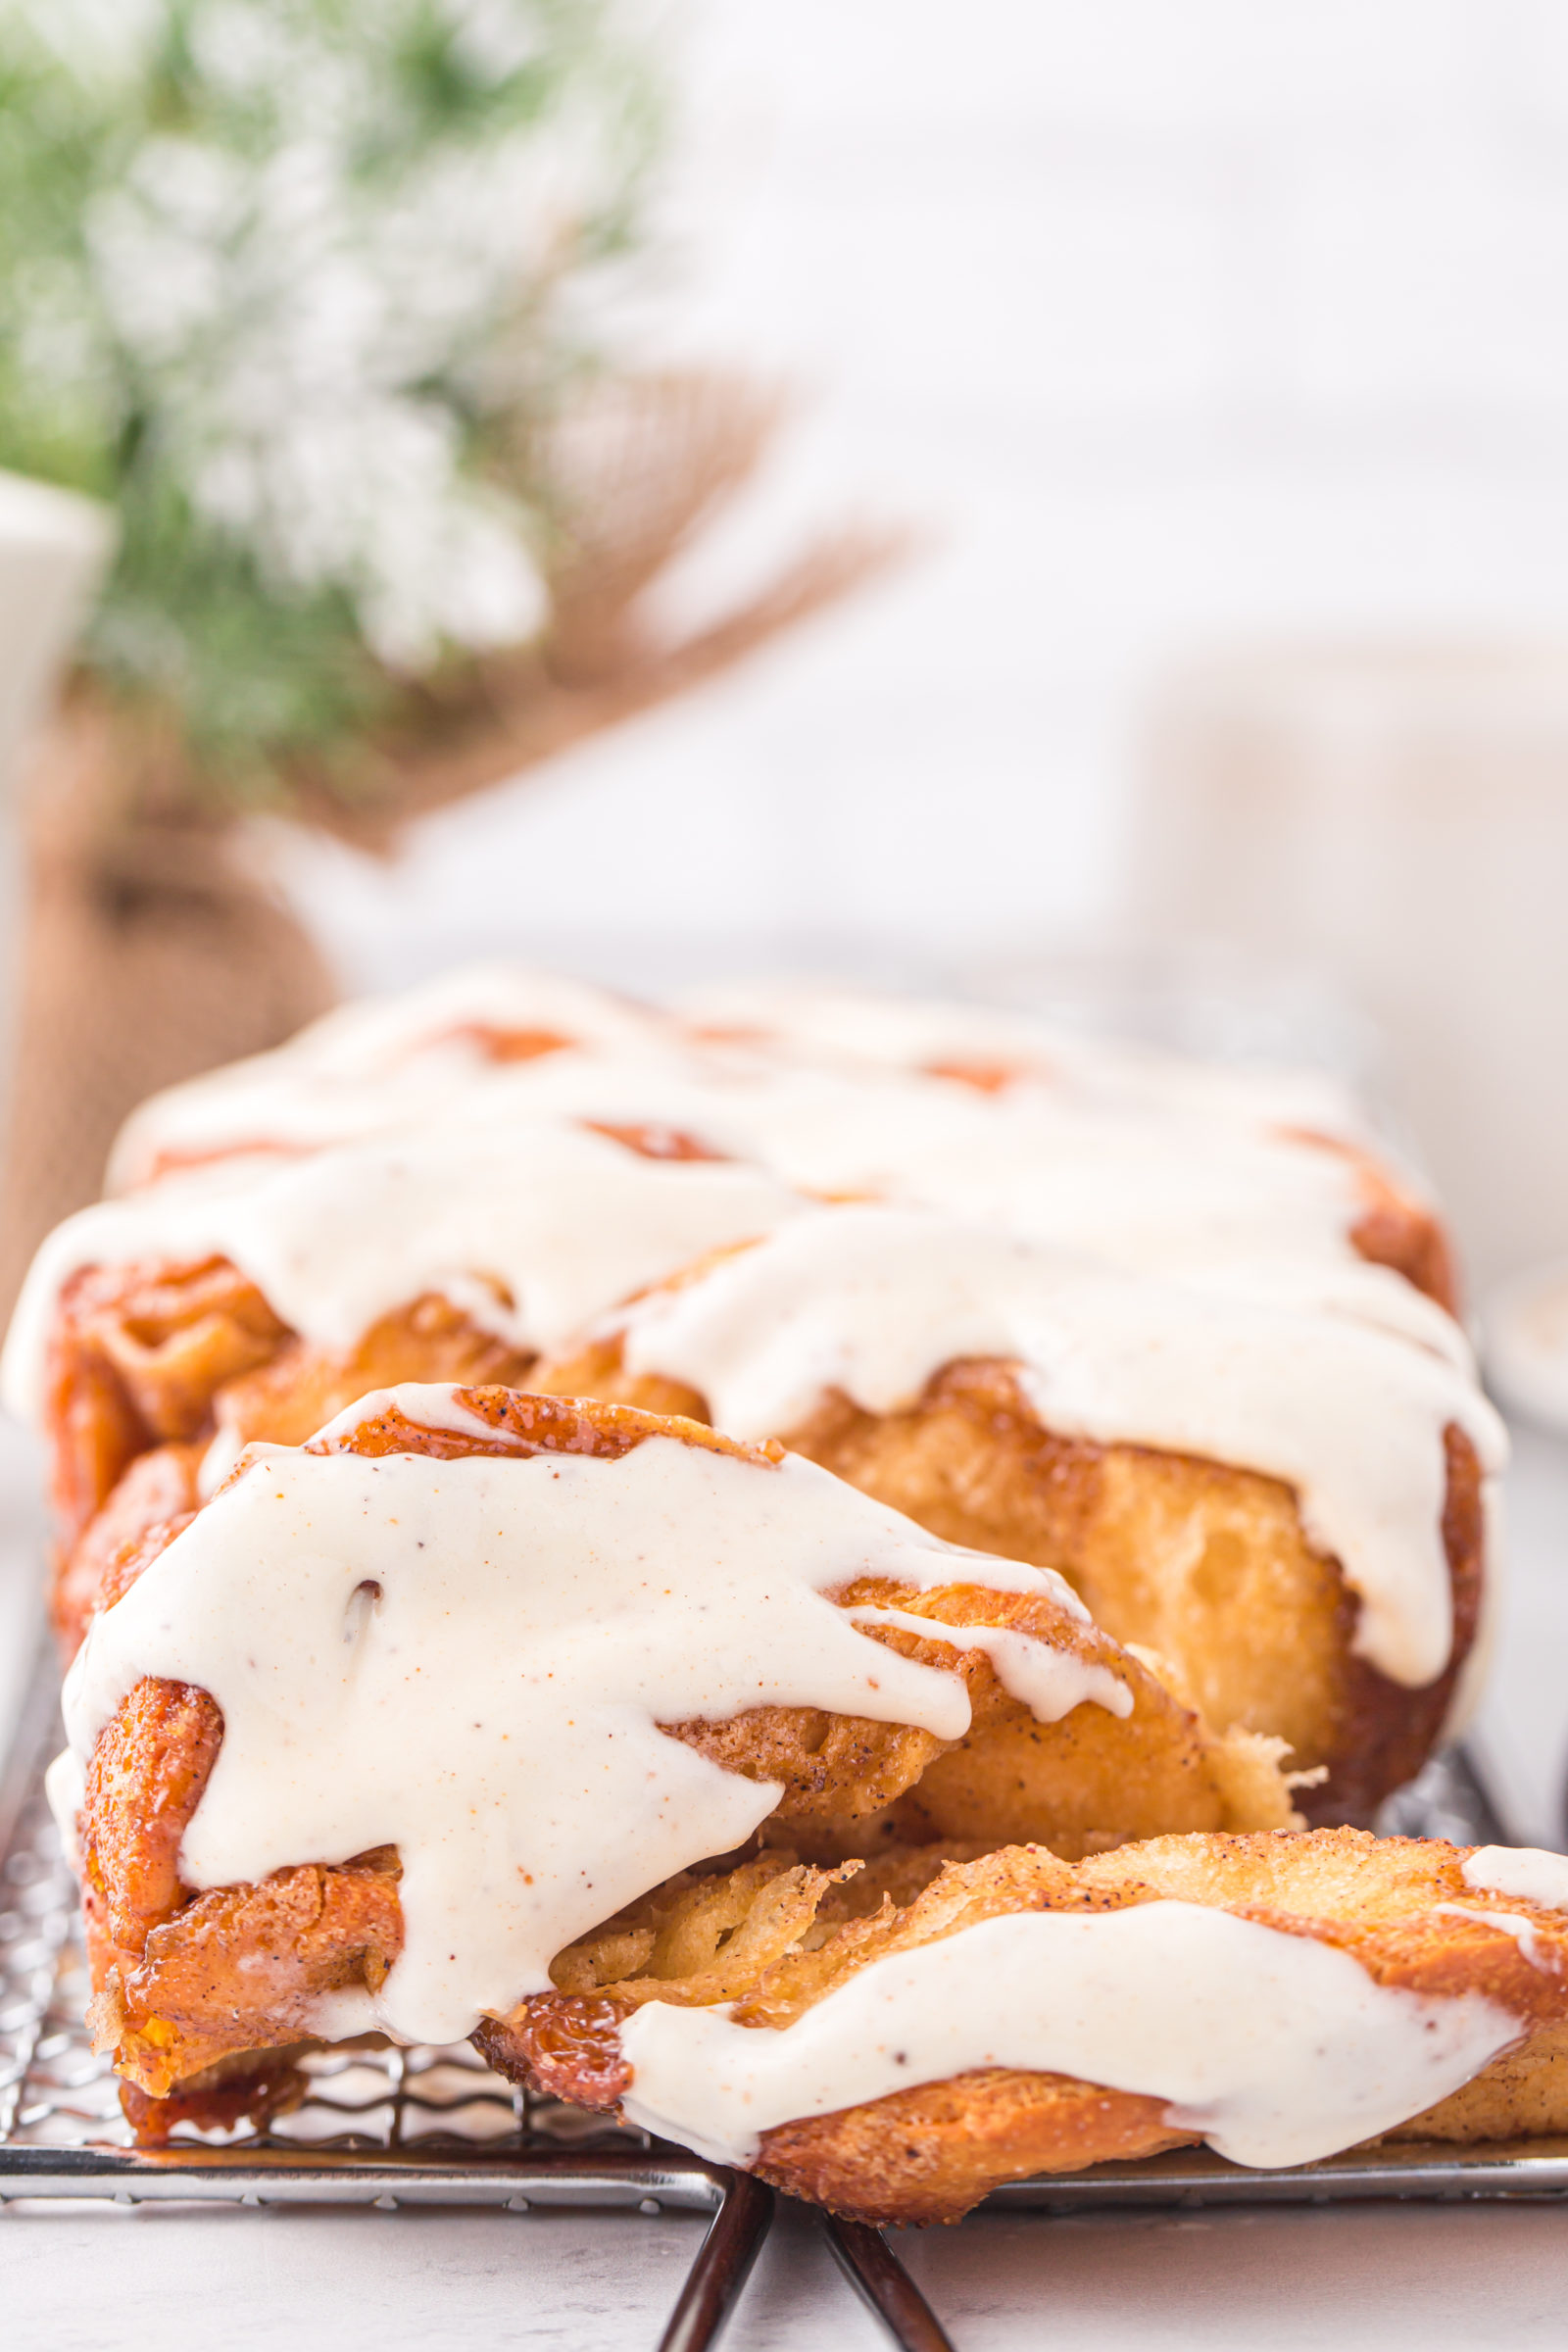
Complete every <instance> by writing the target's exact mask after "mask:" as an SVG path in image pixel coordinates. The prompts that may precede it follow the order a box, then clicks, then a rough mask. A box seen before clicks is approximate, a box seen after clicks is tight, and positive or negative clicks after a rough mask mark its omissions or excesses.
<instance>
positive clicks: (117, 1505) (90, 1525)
mask: <svg viewBox="0 0 1568 2352" xmlns="http://www.w3.org/2000/svg"><path fill="white" fill-rule="evenodd" d="M201 1458H202V1449H201V1447H200V1446H190V1445H176V1446H156V1447H155V1448H154V1449H153V1451H152V1452H151V1453H142V1454H138V1455H137V1457H136V1459H135V1460H134V1461H133V1462H132V1463H131V1465H130V1467H129V1469H128V1470H127V1471H126V1472H125V1473H124V1475H123V1478H122V1479H121V1481H120V1483H119V1485H118V1486H117V1487H116V1488H115V1489H114V1491H113V1493H112V1494H111V1495H110V1496H109V1499H108V1501H107V1502H106V1503H105V1504H104V1506H103V1508H102V1510H101V1511H99V1512H98V1514H97V1516H96V1517H95V1518H93V1519H90V1520H89V1521H88V1522H87V1525H86V1526H85V1528H83V1530H82V1532H81V1534H80V1535H79V1536H78V1537H77V1539H76V1541H75V1543H74V1544H73V1545H72V1546H71V1547H70V1548H69V1549H65V1548H62V1550H61V1553H60V1556H59V1558H58V1560H57V1562H56V1568H55V1576H54V1581H53V1585H52V1587H51V1590H50V1594H49V1610H50V1617H51V1620H52V1622H53V1625H54V1630H55V1636H56V1639H57V1641H58V1642H59V1644H60V1654H61V1656H62V1658H63V1659H65V1660H67V1661H69V1660H70V1659H72V1658H73V1657H74V1656H75V1654H76V1651H77V1649H78V1648H79V1647H80V1645H81V1637H82V1635H83V1634H84V1633H85V1632H86V1630H87V1620H88V1618H89V1617H90V1616H91V1615H92V1613H93V1611H94V1609H97V1608H107V1607H108V1606H109V1605H110V1603H111V1601H112V1599H113V1598H114V1597H115V1595H116V1594H117V1593H119V1592H121V1591H123V1566H122V1564H123V1561H124V1559H125V1558H126V1557H127V1556H128V1555H129V1554H130V1553H131V1552H133V1551H134V1550H135V1549H136V1548H137V1546H139V1545H140V1544H142V1542H143V1541H144V1540H145V1538H146V1537H147V1536H148V1534H149V1533H150V1532H151V1530H152V1529H154V1528H156V1527H159V1526H161V1525H162V1524H163V1523H164V1522H165V1521H166V1520H172V1519H177V1518H180V1517H182V1516H184V1515H186V1514H188V1513H189V1512H191V1511H193V1510H195V1508H196V1505H197V1503H198V1502H199V1501H200V1499H201V1497H200V1496H199V1495H198V1494H197V1492H196V1471H197V1466H198V1464H199V1463H200V1461H201Z"/></svg>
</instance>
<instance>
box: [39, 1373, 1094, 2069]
mask: <svg viewBox="0 0 1568 2352" xmlns="http://www.w3.org/2000/svg"><path fill="white" fill-rule="evenodd" d="M443 1399H445V1403H444V1404H443ZM374 1401H375V1402H376V1403H378V1404H385V1403H392V1404H395V1405H397V1406H398V1407H399V1408H400V1409H401V1410H403V1411H404V1412H405V1413H406V1414H407V1415H408V1417H409V1418H411V1419H415V1420H419V1419H423V1420H425V1421H426V1422H429V1421H430V1420H431V1417H432V1415H439V1414H441V1413H442V1412H443V1410H447V1411H451V1410H452V1409H454V1403H453V1399H452V1396H451V1392H450V1391H449V1390H447V1391H442V1390H437V1391H431V1390H429V1389H421V1388H411V1389H406V1390H394V1391H391V1392H389V1393H388V1395H387V1396H386V1397H382V1398H379V1399H376V1400H374ZM455 1409H456V1410H457V1411H458V1412H459V1413H460V1414H461V1413H462V1410H463V1408H462V1407H461V1406H457V1407H455ZM365 1410H366V1407H364V1406H361V1407H357V1408H355V1411H354V1413H353V1414H352V1415H351V1416H347V1417H346V1418H349V1419H354V1420H357V1419H359V1418H361V1417H363V1415H364V1412H365ZM863 1575H878V1576H886V1577H889V1578H893V1579H896V1580H898V1581H899V1582H900V1583H903V1584H907V1585H911V1586H914V1587H915V1588H917V1589H921V1590H930V1589H932V1588H934V1587H937V1586H941V1585H949V1584H954V1583H960V1584H979V1585H984V1586H986V1587H991V1588H994V1589H997V1590H1001V1591H1008V1592H1024V1593H1052V1594H1054V1593H1055V1592H1056V1591H1057V1586H1056V1583H1055V1580H1054V1579H1052V1578H1050V1577H1049V1576H1046V1575H1043V1574H1041V1572H1039V1571H1037V1570H1035V1569H1031V1568H1026V1567H1023V1566H1020V1565H1018V1564H1016V1563H1012V1562H1007V1561H1004V1560H994V1559H992V1558H990V1557H989V1556H984V1555H981V1554H978V1553H974V1552H968V1551H963V1550H959V1549H957V1548H956V1547H955V1546H952V1545H949V1544H942V1543H940V1542H938V1541H937V1540H936V1539H935V1538H934V1537H931V1536H928V1535H926V1534H924V1533H923V1532H922V1531H921V1530H920V1529H919V1528H917V1527H915V1526H914V1525H913V1524H912V1523H911V1522H910V1521H908V1520H907V1519H903V1518H901V1517H900V1516H899V1515H898V1513H897V1512H894V1511H889V1510H886V1509H884V1508H883V1507H882V1506H881V1505H879V1504H877V1503H873V1502H871V1501H870V1500H869V1499H868V1498H867V1497H865V1496H864V1495H859V1494H858V1493H856V1492H855V1491H854V1490H853V1489H851V1488H849V1487H846V1486H844V1485H842V1484H841V1483H840V1482H839V1481H838V1480H836V1479H834V1478H831V1477H830V1476H829V1475H828V1474H827V1473H826V1472H825V1471H822V1470H818V1469H816V1468H815V1467H813V1466H812V1465H811V1464H810V1463H808V1462H804V1461H800V1460H795V1459H789V1460H786V1461H785V1462H784V1463H782V1464H781V1465H779V1466H778V1467H777V1468H771V1467H768V1466H767V1465H765V1464H759V1463H756V1462H750V1461H745V1460H739V1459H736V1458H735V1457H733V1456H726V1455H722V1454H718V1453H714V1452H711V1451H709V1450H707V1449H706V1448H699V1447H694V1446H683V1445H681V1444H679V1443H678V1442H676V1441H674V1440H670V1439H665V1438H655V1439H652V1440H650V1441H648V1442H647V1443H646V1444H644V1445H642V1446H638V1447H636V1448H635V1449H634V1450H633V1451H631V1452H630V1453H627V1454H626V1455H624V1456H623V1457H621V1458H620V1459H619V1460H616V1461H606V1460H598V1459H594V1458H591V1457H584V1456H582V1455H575V1454H556V1453H546V1454H540V1455H537V1456H534V1457H531V1458H520V1459H519V1458H496V1457H489V1458H486V1457H481V1456H472V1455H470V1456H466V1457H464V1458H461V1459H459V1460H456V1461H451V1462H439V1461H435V1460H432V1459H431V1458H430V1457H429V1456H427V1455H422V1454H389V1455H385V1456H378V1457H376V1458H373V1459H367V1458H365V1457H362V1456H360V1455H356V1454H352V1453H340V1454H321V1453H310V1452H304V1451H296V1450H294V1449H293V1448H290V1447H284V1446H257V1447H254V1448H252V1449H251V1451H250V1454H249V1458H248V1461H247V1463H246V1465H245V1466H243V1467H242V1468H241V1470H240V1473H239V1475H238V1477H237V1478H236V1479H235V1480H234V1481H233V1483H232V1484H231V1485H229V1486H228V1487H227V1488H225V1489H224V1491H223V1492H222V1493H221V1494H220V1495H217V1496H215V1497H214V1499H213V1500H212V1501H211V1502H210V1503H209V1504H208V1505H207V1506H206V1508H205V1509H204V1510H203V1511H202V1512H201V1513H199V1515H198V1516H197V1518H196V1519H195V1520H194V1521H193V1522H192V1524H191V1526H190V1527H189V1528H187V1529H186V1530H185V1532H184V1533H183V1534H182V1535H180V1536H178V1537H177V1538H176V1539H175V1540H174V1542H173V1543H172V1544H170V1545H169V1547H168V1549H167V1550H166V1551H165V1552H163V1553H162V1555H161V1556H160V1557H159V1558H158V1559H157V1560H156V1561H154V1563H153V1564H152V1566H151V1567H150V1568H148V1569H147V1571H146V1572H145V1574H144V1575H143V1576H142V1577H141V1578H140V1579H139V1581H138V1582H137V1583H136V1584H135V1585H134V1586H133V1587H132V1588H131V1590H130V1591H129V1592H128V1593H126V1594H125V1596H124V1597H123V1599H122V1600H121V1601H119V1602H118V1603H117V1605H116V1606H115V1607H114V1608H113V1609H111V1610H109V1611H107V1612H106V1613H105V1614H104V1615H102V1616H100V1617H98V1618H97V1619H96V1620H95V1621H94V1624H93V1626H92V1629H91V1631H90V1632H89V1634H88V1636H87V1639H86V1642H84V1644H83V1646H82V1649H81V1651H80V1652H79V1654H78V1657H77V1660H76V1663H75V1665H74V1666H73V1669H72V1672H71V1675H70V1678H69V1680H68V1683H67V1688H66V1723H67V1730H68V1734H69V1736H70V1740H71V1744H72V1748H73V1751H74V1754H75V1756H76V1757H77V1758H78V1759H79V1760H82V1761H85V1759H86V1758H87V1757H89V1756H90V1754H91V1751H92V1746H93V1742H94V1740H95V1739H96V1737H97V1735H98V1733H99V1731H100V1730H101V1729H102V1727H103V1726H104V1725H105V1724H106V1723H107V1722H108V1721H109V1720H110V1718H111V1717H112V1715H113V1714H114V1712H115V1710H116V1708H117V1707H118V1705H119V1704H120V1702H121V1700H122V1699H123V1696H124V1695H125V1694H126V1692H127V1691H130V1690H131V1689H132V1688H133V1687H134V1685H135V1683H136V1682H137V1681H138V1680H139V1679H140V1678H141V1677H142V1676H144V1675H149V1674H150V1675H159V1676H167V1677H170V1678H172V1679H173V1680H176V1681H180V1682H186V1683H191V1684H195V1685H197V1686H199V1687H200V1688H201V1689H203V1690H206V1691H211V1693H212V1694H213V1696H214V1697H215V1699H216V1700H217V1701H218V1704H219V1706H220V1707H221V1710H222V1716H223V1740H222V1745H221V1749H220V1752H219V1757H218V1761H217V1764H216V1766H215V1768H214V1771H213V1774H212V1778H211V1780H210V1782H209V1783H208V1786H207V1788H206V1789H205V1791H204V1793H203V1795H202V1798H201V1801H200V1803H199V1804H198V1806H197V1808H196V1811H195V1814H194V1815H193V1817H192V1819H191V1822H190V1825H189V1827H188V1829H187V1831H186V1834H185V1838H184V1843H183V1846H182V1849H181V1854H180V1874H181V1877H182V1878H183V1879H184V1881H185V1883H186V1884H187V1885H189V1886H191V1887H198V1888H200V1887H218V1886H227V1885H231V1884H234V1883H236V1882H240V1881H246V1880H254V1879H259V1878H262V1877H265V1876H266V1875H267V1873H268V1872H270V1871H273V1870H277V1869H281V1868H283V1867H285V1866H286V1865H288V1864H291V1863H299V1862H304V1861H319V1862H336V1861H343V1860H345V1859H347V1858H348V1857H349V1856H351V1855H354V1854H357V1853H361V1852H365V1851H367V1850H368V1849H369V1848H371V1847H374V1846H377V1845H382V1844H393V1845H396V1846H397V1847H398V1849H399V1852H400V1854H401V1857H402V1862H403V1878H402V1883H401V1888H400V1894H401V1901H402V1906H403V1915H404V1921H405V1927H406V1941H405V1945H404V1950H403V1952H402V1955H401V1956H400V1958H399V1959H398V1961H397V1963H396V1965H395V1966H394V1968H393V1969H392V1971H391V1973H390V1974H389V1976H388V1978H387V1980H386V1983H385V1985H384V1986H383V1988H382V1991H381V1993H380V1994H379V1995H378V1997H377V2000H376V2003H375V2017H376V2022H377V2023H378V2024H381V2025H384V2026H385V2027H386V2028H387V2029H388V2030H390V2031H391V2032H393V2033H395V2034H400V2035H402V2036H403V2037H405V2038H407V2039H411V2040H425V2041H437V2042H439V2041H447V2040H452V2039H455V2038H457V2037H458V2036H459V2035H461V2034H466V2033H468V2032H469V2031H470V2030H471V2029H472V2027H473V2026H474V2025H475V2024H476V2023H477V2022H478V2019H479V2017H480V2016H481V2014H483V2013H485V2012H487V2011H497V2010H499V2011H505V2010H507V2009H509V2008H511V2007H512V2006H513V2005H514V2004H515V2002H516V2001H517V2000H518V1999H519V1998H520V1997H521V1996H522V1995H523V1994H524V1993H527V1992H530V1991H537V1990H541V1989H543V1988H544V1987H545V1986H546V1985H548V1983H549V1976H548V1964H549V1961H550V1960H551V1958H552V1957H553V1955H554V1954H555V1953H556V1952H557V1951H559V1950H560V1949H561V1948H562V1947H563V1946H564V1944H566V1943H569V1942H570V1941H571V1940H572V1939H573V1938H574V1937H575V1936H580V1935H582V1934H584V1933H585V1932H586V1931H587V1930H588V1929H589V1928H591V1927H593V1926H595V1925H596V1924H597V1923H598V1922H600V1921H601V1920H604V1919H606V1918H608V1917H610V1916H611V1915H612V1914H613V1912H614V1911H616V1910H617V1909H618V1908H619V1907H620V1906H621V1905H622V1904H623V1903H625V1902H628V1901H630V1900H631V1899H632V1898H633V1897H634V1896H636V1895H638V1894H640V1893H642V1892H644V1891H645V1890H646V1889H647V1888H649V1887H654V1886H657V1885H659V1884H660V1883H661V1882H662V1881H663V1880H664V1879H666V1878H668V1877H669V1876H670V1875H671V1874H672V1873H673V1872H675V1871H677V1870H680V1869H683V1868H685V1867H687V1866H688V1865H689V1864H691V1863H694V1862H697V1861H700V1860H702V1859H704V1858H705V1857H706V1856H709V1855H713V1854H718V1853H723V1852H726V1851H728V1850H730V1849H731V1848H733V1847H734V1846H736V1845H738V1844H739V1843H741V1842H742V1840H743V1839H745V1838H747V1837H748V1836H749V1835H750V1834H751V1832H752V1831H753V1830H754V1829H755V1828H756V1827H757V1825H758V1824H759V1822H760V1821H761V1820H762V1819H763V1817H764V1816H765V1815H766V1814H767V1813H768V1812H770V1811H771V1809H772V1807H773V1805H774V1803H775V1802H776V1800H777V1797H778V1795H779V1789H778V1787H777V1785H776V1784H773V1783H760V1782H753V1781H750V1780H746V1779H743V1778H741V1777H740V1776H738V1775H736V1774H732V1773H729V1772H726V1771H723V1770H721V1769H720V1768H719V1767H718V1766H717V1765H715V1764H712V1763H711V1762H709V1761H708V1760H707V1759H706V1758H705V1757H703V1756H701V1755H699V1754H698V1753H697V1752H696V1751H695V1750H694V1749H692V1748H689V1747H687V1746H685V1745H684V1744H682V1743H681V1742H680V1741H677V1740H671V1739H668V1738H666V1737H664V1736H663V1735H662V1733H660V1732H659V1731H658V1730H657V1729H656V1728H655V1727H656V1723H658V1722H664V1723H674V1722H681V1721H686V1720H690V1719H693V1718H697V1717H707V1718H725V1717H729V1716H733V1715H735V1714H738V1713H741V1712H744V1711H745V1710H746V1709H748V1708H751V1707H758V1706H763V1705H775V1704H776V1705H786V1706H789V1705H800V1706H812V1707H822V1708H825V1709H828V1710H831V1711H833V1712H836V1713H842V1714H858V1715H866V1716H870V1717H872V1718H874V1719H875V1720H877V1721H880V1722H889V1723H907V1724H913V1725H917V1726H920V1727H922V1728H924V1729H925V1730H927V1731H930V1732H932V1733H934V1734H936V1736H937V1737H938V1738H940V1739H943V1740H956V1739H959V1738H961V1737H962V1735H963V1733H964V1732H965V1731H966V1729H967V1728H968V1723H969V1702H968V1698H967V1694H966V1692H965V1691H964V1688H963V1685H962V1683H961V1681H960V1680H959V1679H958V1678H957V1677H956V1675H953V1674H949V1673H946V1672H943V1671H939V1670H937V1669H935V1668H933V1667H929V1666H922V1665H917V1664H915V1663H913V1662H912V1661H910V1660H908V1659H906V1658H904V1657H902V1656H900V1655H899V1654H898V1653H897V1652H896V1651H894V1650H892V1649H890V1648H888V1647H887V1645H886V1644H885V1643H881V1642H874V1641H873V1640H871V1639H870V1637H869V1636H868V1635H867V1634H865V1633H863V1632H862V1631H860V1630H859V1628H858V1626H857V1625H856V1624H855V1623H854V1622H852V1620H851V1618H850V1617H849V1616H848V1615H847V1614H846V1613H845V1612H843V1611H841V1610H840V1609H838V1608H836V1607H835V1606H834V1605H833V1604H832V1603H831V1602H830V1601H829V1600H827V1599H826V1598H825V1597H824V1595H825V1594H826V1593H830V1592H831V1591H833V1590H834V1589H836V1588H839V1587H841V1586H843V1585H844V1584H845V1583H846V1582H848V1581H850V1580H851V1579H853V1578H856V1577H858V1576H863ZM372 1587H373V1588H377V1590H374V1591H371V1590H368V1588H372ZM921 1622H922V1630H924V1631H925V1632H926V1633H927V1634H930V1635H936V1636H938V1637H939V1638H941V1639H943V1640H945V1641H950V1642H953V1643H954V1645H955V1647H956V1648H957V1647H962V1646H965V1645H969V1646H976V1645H978V1642H976V1641H975V1640H974V1639H973V1638H972V1637H971V1636H970V1635H969V1633H968V1630H967V1629H963V1630H961V1631H960V1630H959V1629H942V1628H938V1627H935V1626H926V1625H925V1624H924V1621H921ZM503 1635H504V1638H503ZM1048 1649H1049V1645H1048V1644H1044V1643H1039V1642H1025V1641H1023V1640H1021V1639H1015V1641H1014V1642H1013V1643H1011V1644H1008V1645H1005V1646H1002V1647H1000V1648H999V1649H998V1650H997V1651H996V1652H995V1653H994V1655H995V1662H996V1665H997V1669H998V1672H999V1674H1000V1675H1001V1676H1002V1678H1003V1680H1004V1681H1005V1683H1006V1684H1007V1685H1008V1687H1009V1688H1011V1687H1012V1686H1013V1683H1014V1681H1016V1683H1017V1686H1018V1688H1019V1690H1020V1691H1022V1692H1024V1693H1025V1694H1026V1703H1029V1702H1031V1701H1032V1702H1033V1703H1035V1704H1036V1705H1041V1704H1042V1702H1043V1701H1044V1700H1047V1699H1049V1713H1050V1715H1051V1716H1052V1717H1054V1716H1057V1715H1060V1714H1063V1713H1066V1712H1068V1711H1069V1710H1070V1709H1071V1707H1073V1706H1074V1705H1077V1704H1079V1703H1082V1702H1083V1701H1085V1700H1088V1701H1090V1702H1097V1701H1098V1702H1100V1703H1105V1700H1106V1696H1107V1693H1106V1691H1105V1688H1104V1685H1105V1677H1104V1674H1103V1669H1101V1668H1098V1667H1096V1666H1094V1665H1091V1664H1088V1663H1084V1664H1082V1665H1078V1664H1077V1662H1076V1661H1073V1660H1070V1659H1068V1658H1067V1657H1066V1656H1065V1655H1064V1654H1062V1653H1055V1652H1052V1653H1051V1658H1052V1662H1051V1664H1050V1665H1049V1667H1048V1664H1047V1660H1046V1658H1045V1657H1044V1656H1042V1657H1040V1658H1035V1657H1033V1656H1031V1655H1030V1654H1029V1653H1031V1652H1033V1651H1036V1650H1039V1651H1042V1652H1045V1651H1047V1650H1048Z"/></svg>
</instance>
